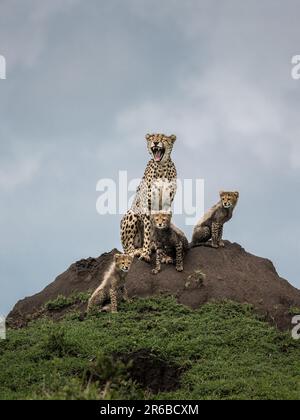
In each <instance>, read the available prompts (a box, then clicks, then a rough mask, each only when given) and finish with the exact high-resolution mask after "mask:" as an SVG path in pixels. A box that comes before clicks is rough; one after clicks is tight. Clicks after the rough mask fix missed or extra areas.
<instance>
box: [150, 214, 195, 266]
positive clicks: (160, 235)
mask: <svg viewBox="0 0 300 420" xmlns="http://www.w3.org/2000/svg"><path fill="white" fill-rule="evenodd" d="M171 220H172V212H166V211H159V212H157V213H153V214H152V215H151V223H152V237H153V241H154V243H155V245H156V265H155V268H154V269H153V270H152V273H153V274H157V273H159V272H160V271H161V264H162V263H163V262H165V263H167V264H170V263H173V262H174V261H173V258H172V257H173V256H174V255H175V265H176V270H177V271H183V260H184V255H185V253H186V252H187V250H188V248H189V243H188V240H187V238H186V236H185V234H184V233H183V232H182V231H181V230H180V229H178V228H177V227H176V226H174V225H173V224H172V223H171Z"/></svg>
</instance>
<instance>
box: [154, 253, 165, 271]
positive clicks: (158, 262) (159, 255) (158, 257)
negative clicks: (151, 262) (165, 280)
mask: <svg viewBox="0 0 300 420" xmlns="http://www.w3.org/2000/svg"><path fill="white" fill-rule="evenodd" d="M162 256H163V250H162V249H161V248H157V250H156V260H155V268H154V269H153V270H152V274H158V273H159V272H160V271H161V260H162Z"/></svg>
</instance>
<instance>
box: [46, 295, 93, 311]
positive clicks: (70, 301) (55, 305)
mask: <svg viewBox="0 0 300 420" xmlns="http://www.w3.org/2000/svg"><path fill="white" fill-rule="evenodd" d="M90 295H91V294H90V293H87V292H76V293H73V294H72V295H71V296H69V297H66V296H63V295H58V296H57V298H56V299H53V300H50V301H49V302H47V303H46V305H45V309H46V310H48V311H57V310H60V309H63V308H68V307H69V306H72V305H76V304H78V303H85V302H87V301H88V300H89V298H90Z"/></svg>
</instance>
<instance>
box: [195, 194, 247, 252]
mask: <svg viewBox="0 0 300 420" xmlns="http://www.w3.org/2000/svg"><path fill="white" fill-rule="evenodd" d="M238 199H239V193H238V192H237V191H236V192H226V191H221V192H220V201H219V202H218V203H217V204H216V205H214V206H213V207H212V208H211V209H210V210H209V211H208V212H207V213H206V214H205V215H204V216H203V217H202V219H201V220H200V221H199V222H198V223H197V225H196V226H195V228H194V233H193V238H192V244H191V247H195V246H199V245H208V246H212V247H213V248H219V247H224V242H223V240H222V236H223V226H224V224H225V223H226V222H228V221H229V220H230V219H231V218H232V215H233V210H234V209H235V207H236V205H237V202H238ZM210 239H211V242H208V241H210Z"/></svg>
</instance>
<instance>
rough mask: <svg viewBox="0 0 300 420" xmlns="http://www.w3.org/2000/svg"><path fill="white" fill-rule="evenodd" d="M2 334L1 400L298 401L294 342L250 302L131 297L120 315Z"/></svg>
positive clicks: (38, 324)
mask: <svg viewBox="0 0 300 420" xmlns="http://www.w3.org/2000/svg"><path fill="white" fill-rule="evenodd" d="M7 335H8V339H7V340H5V341H1V342H0V398H1V399H103V398H105V399H116V398H120V399H140V398H152V399H164V398H168V399H299V398H300V343H299V342H297V341H294V340H292V338H291V337H290V334H288V333H285V334H283V333H280V332H278V331H277V330H276V329H275V328H272V327H270V326H269V325H268V324H266V323H265V322H263V321H262V320H260V319H258V318H257V317H256V316H255V315H254V314H253V311H252V308H251V307H250V306H247V305H238V304H235V303H232V302H227V303H223V304H207V305H204V306H203V307H201V308H200V309H199V310H197V311H192V310H190V309H188V308H186V307H184V306H181V305H178V304H177V303H176V302H175V300H174V299H173V298H160V299H138V300H134V301H133V302H132V303H130V304H128V303H126V304H123V305H122V307H121V308H120V312H119V313H118V314H106V313H99V314H97V315H91V316H89V317H87V318H85V319H84V320H82V317H80V316H78V314H76V313H75V314H72V315H68V316H67V317H65V318H64V319H63V320H62V321H60V322H53V321H51V320H49V319H46V318H44V319H40V320H38V321H34V322H32V323H30V325H29V326H28V327H27V328H26V329H22V330H16V331H14V330H10V331H8V334H7ZM162 366H164V369H162V368H161V367H162ZM155 369H156V371H157V373H156V375H147V372H148V371H149V372H150V371H155ZM166 372H167V373H168V375H167V377H166ZM172 372H173V375H172ZM164 375H165V376H164ZM153 377H156V383H155V382H153ZM159 388H160V389H159Z"/></svg>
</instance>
